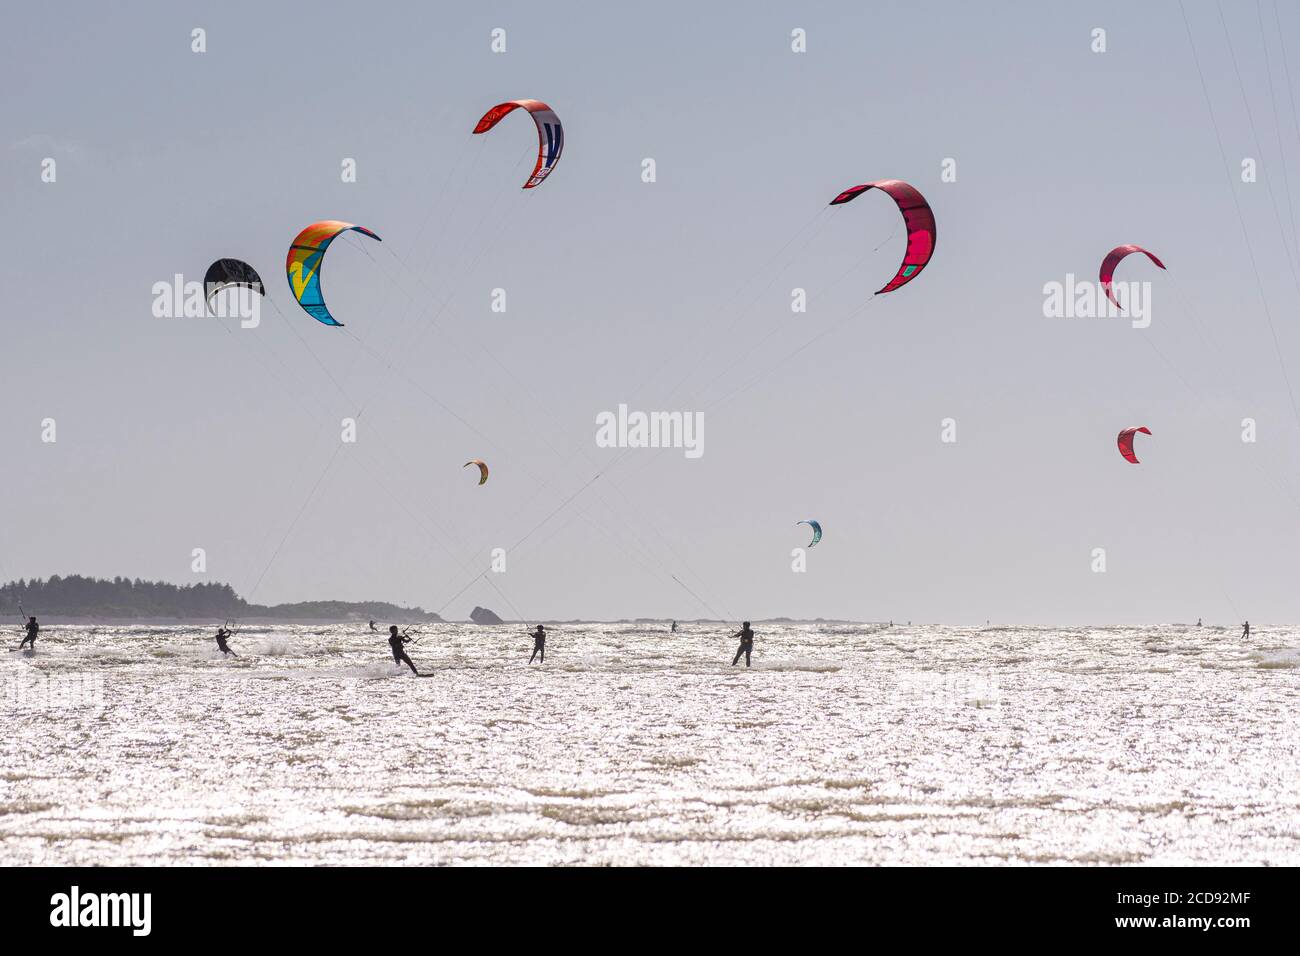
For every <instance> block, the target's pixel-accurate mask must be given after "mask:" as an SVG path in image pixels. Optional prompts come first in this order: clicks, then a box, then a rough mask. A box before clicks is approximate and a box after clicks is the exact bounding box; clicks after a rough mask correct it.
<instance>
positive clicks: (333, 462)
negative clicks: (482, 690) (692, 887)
mask: <svg viewBox="0 0 1300 956" xmlns="http://www.w3.org/2000/svg"><path fill="white" fill-rule="evenodd" d="M1184 10H1185V14H1184ZM1184 17H1185V19H1184ZM4 27H5V28H4V29H3V30H0V105H2V106H3V109H2V110H0V115H3V117H4V123H3V130H4V132H3V136H4V139H5V141H4V142H3V143H0V191H2V194H3V202H4V209H5V211H6V217H5V218H6V227H7V228H6V229H5V230H4V240H3V242H4V249H3V251H4V255H3V256H0V290H2V294H3V296H4V306H5V307H4V309H3V316H2V318H0V354H2V355H3V356H4V363H3V364H4V372H3V382H4V386H5V387H4V390H3V394H4V400H3V401H4V404H3V412H0V442H3V447H4V448H5V449H7V451H8V455H7V462H6V464H7V467H6V468H4V469H3V470H0V529H3V531H0V578H3V579H5V580H9V579H13V578H18V577H25V578H30V577H37V576H46V575H50V574H71V573H81V574H89V575H97V576H108V577H111V576H114V575H119V574H120V575H124V576H127V577H140V578H146V579H161V580H167V581H173V582H176V583H180V584H184V583H190V582H198V581H224V582H229V583H230V584H231V585H232V586H234V587H235V589H236V590H237V591H239V592H240V593H241V594H242V595H244V596H245V597H247V598H248V599H250V600H252V601H256V602H258V603H279V602H286V601H302V600H315V599H338V600H358V601H360V600H386V601H393V602H398V603H404V604H411V605H420V606H422V607H424V608H427V609H430V610H437V611H440V612H441V613H443V614H444V616H446V617H449V618H455V619H463V618H465V617H467V616H468V614H469V611H470V609H471V608H472V607H473V606H475V605H476V604H477V605H484V606H487V607H490V608H493V609H494V610H496V611H497V612H498V613H500V614H501V615H502V616H504V617H519V618H527V619H550V618H588V619H603V618H619V617H636V616H654V617H678V618H697V617H713V618H727V619H732V620H735V619H740V618H755V619H758V618H764V617H771V616H778V615H784V616H790V617H800V618H814V617H826V618H849V619H855V620H889V619H893V620H896V621H906V620H913V621H916V622H923V621H924V622H944V623H979V624H983V623H984V622H985V621H992V622H993V623H1007V624H1010V623H1049V624H1050V623H1061V624H1066V623H1154V622H1169V621H1194V620H1195V619H1196V618H1198V617H1203V618H1204V619H1205V620H1206V621H1207V622H1213V623H1231V622H1234V621H1240V620H1242V619H1243V618H1247V617H1248V618H1250V619H1251V620H1252V621H1260V622H1263V621H1275V622H1282V621H1287V622H1294V621H1297V620H1300V588H1298V587H1297V586H1296V585H1295V578H1294V561H1295V555H1296V543H1297V535H1298V533H1300V474H1298V473H1297V467H1298V466H1300V412H1298V411H1297V405H1296V401H1295V399H1294V398H1293V395H1292V392H1293V390H1294V389H1300V328H1297V322H1296V315H1297V307H1298V306H1300V280H1298V279H1297V276H1298V275H1300V268H1298V265H1297V262H1298V258H1300V257H1298V255H1297V243H1296V239H1297V237H1296V231H1295V223H1296V205H1297V204H1296V201H1295V200H1297V199H1300V164H1298V163H1297V158H1298V157H1300V134H1298V131H1297V113H1296V106H1295V101H1296V97H1297V96H1298V95H1300V90H1297V87H1298V86H1300V9H1297V8H1296V7H1294V6H1293V5H1290V4H1285V3H1280V4H1275V3H1274V0H1261V2H1260V3H1258V4H1257V3H1255V2H1254V0H1248V2H1245V0H1243V2H1228V0H1225V2H1223V3H1222V4H1216V3H1210V2H1201V0H1186V2H1185V4H1183V5H1180V4H1179V3H1178V2H1176V0H1168V2H1165V0H1162V2H1153V3H1147V4H1133V3H1130V2H1098V3H1089V4H1086V5H1085V4H1071V5H1068V6H1067V5H1055V4H1042V3H1035V2H1023V3H1020V2H1002V3H997V4H979V5H975V4H964V3H957V2H908V3H902V2H900V3H885V2H880V3H871V4H848V3H808V2H800V3H746V4H740V3H732V4H713V5H707V6H706V5H700V4H691V3H671V2H670V3H658V4H654V5H651V6H643V5H636V6H631V5H628V6H625V7H623V6H620V7H619V8H615V6H614V5H608V4H597V3H572V2H563V0H560V2H552V3H547V4H506V3H501V4H491V3H474V4H470V3H465V4H436V5H433V4H424V3H400V2H391V3H383V2H376V3H372V4H364V5H361V4H351V3H333V2H320V3H314V4H312V5H311V6H310V8H304V7H302V6H301V5H291V4H254V3H239V2H234V3H221V4H194V3H131V4H123V5H113V6H108V5H101V4H91V3H75V4H41V5H38V4H26V5H22V6H20V7H16V6H13V5H11V6H10V7H9V8H7V10H6V13H5V24H4ZM195 29H202V30H203V31H204V37H205V41H206V49H205V51H204V52H195V51H194V50H193V49H192V45H193V42H194V40H193V31H194V30H195ZM496 29H500V30H504V36H505V47H506V48H505V52H494V51H493V49H492V43H493V31H494V30H496ZM1098 29H1100V30H1104V31H1105V51H1104V52H1095V51H1094V47H1095V46H1096V43H1097V41H1096V38H1095V37H1096V35H1095V33H1094V31H1096V30H1098ZM795 30H802V31H804V35H805V36H806V51H805V52H795V51H794V50H792V42H793V41H792V31H795ZM1288 74H1289V75H1288ZM517 98H533V99H539V100H543V101H545V102H546V103H548V104H549V105H550V106H551V107H552V108H553V109H554V110H555V111H556V113H557V114H558V115H559V117H560V118H561V120H562V122H563V124H564V130H565V148H564V152H563V155H562V158H561V160H560V162H559V164H558V166H557V168H556V170H555V171H554V173H553V174H552V175H551V176H550V178H549V179H547V180H546V181H545V182H544V183H543V184H542V185H541V186H540V187H539V188H536V189H530V190H523V189H521V188H520V186H521V185H522V183H523V182H524V180H525V179H526V178H527V175H528V172H529V170H530V169H531V168H532V164H533V162H534V160H535V158H536V151H537V140H536V133H535V130H534V128H533V125H532V123H531V122H529V119H528V117H526V116H525V115H523V114H522V113H516V114H512V115H511V116H508V117H507V118H506V119H505V120H503V121H502V122H501V123H500V124H499V125H498V126H497V127H496V128H495V129H494V130H492V131H491V132H489V133H488V134H486V135H483V136H473V135H471V134H470V130H471V129H472V128H473V126H474V124H475V122H476V121H477V119H478V117H479V116H480V115H482V114H483V113H484V112H485V111H486V110H487V109H488V108H489V107H491V106H493V105H494V104H497V103H500V102H502V101H505V100H510V99H517ZM47 158H48V159H53V160H54V161H55V164H56V165H55V173H56V175H55V181H53V182H46V181H43V177H42V172H43V168H44V167H43V163H44V161H45V160H46V159H47ZM648 159H649V160H653V164H654V178H653V181H651V182H647V181H645V180H646V177H645V175H644V171H645V161H646V160H648ZM1247 159H1249V160H1252V161H1253V164H1254V168H1255V170H1256V175H1255V177H1254V181H1250V182H1244V181H1243V174H1242V163H1243V160H1247ZM346 161H352V162H353V163H355V169H356V181H355V182H345V181H343V179H344V177H343V175H342V170H343V165H344V163H345V162H346ZM945 170H948V171H949V172H950V173H951V172H953V171H955V176H952V175H948V176H946V177H945V175H944V173H945ZM1292 178H1294V179H1295V183H1294V184H1292V183H1291V182H1290V179H1292ZM880 179H902V180H905V181H907V182H909V183H911V184H913V185H914V186H915V187H916V188H917V189H918V190H920V191H921V192H922V193H923V194H924V195H925V197H926V198H927V200H928V201H929V203H930V205H931V207H932V208H933V210H934V215H935V218H936V221H937V243H936V249H935V255H934V258H933V260H932V261H931V262H930V264H929V266H928V267H927V269H926V270H925V272H924V273H923V274H922V275H921V276H920V277H919V278H917V279H916V280H915V281H914V282H912V283H910V284H908V285H906V286H904V287H903V288H901V289H899V290H897V291H894V292H891V293H889V294H886V295H881V296H876V297H874V298H873V297H872V293H873V292H874V291H875V290H876V289H878V288H880V287H881V286H883V285H884V284H885V283H886V282H887V281H888V280H889V279H890V277H892V276H893V274H894V272H895V270H896V269H897V267H898V263H899V261H900V259H901V257H902V254H903V249H904V246H905V242H906V233H905V231H904V230H903V228H902V224H901V217H900V216H899V213H898V210H897V208H896V207H895V206H894V205H893V204H892V202H890V200H889V199H888V197H886V196H885V195H883V194H882V193H880V192H878V191H873V192H869V193H867V194H865V195H863V196H861V197H859V198H858V199H857V200H855V201H854V202H852V203H850V204H848V205H845V206H841V207H836V208H835V209H833V210H832V209H828V208H827V203H828V202H829V201H830V199H832V198H833V197H834V196H835V195H836V194H838V193H839V192H840V191H841V190H843V189H845V188H847V187H849V186H852V185H855V184H858V183H865V182H871V181H875V180H880ZM321 219H341V220H344V221H348V222H353V223H358V224H360V225H363V226H366V227H367V228H369V229H372V230H374V231H375V232H376V233H377V234H378V235H379V236H380V237H381V238H382V242H378V243H376V242H373V241H371V240H368V239H365V238H362V237H360V236H359V235H358V234H355V233H354V234H349V235H347V236H345V237H344V238H341V239H340V240H338V241H337V242H336V243H335V244H334V246H333V247H331V249H330V251H329V253H328V256H327V258H326V260H325V264H324V268H323V270H322V276H323V280H322V284H323V287H324V289H325V296H326V299H327V301H328V303H329V305H330V308H331V311H332V312H333V313H334V314H335V315H336V316H337V317H338V318H339V319H340V321H342V322H343V323H345V328H344V329H336V328H329V327H326V326H324V325H321V324H320V323H318V322H316V321H315V320H314V319H312V318H311V317H310V316H309V315H307V313H305V312H304V311H303V310H302V309H301V308H300V307H299V306H298V305H297V303H296V302H295V301H294V299H293V297H292V295H291V293H290V290H289V287H288V284H287V282H286V281H285V278H284V273H283V270H282V266H281V262H282V261H283V257H284V255H285V252H286V250H287V247H288V245H289V243H290V242H291V240H292V239H293V237H294V236H295V235H296V234H297V232H298V231H299V230H300V229H301V228H302V227H303V226H305V225H307V224H308V223H311V222H313V221H316V220H321ZM1122 243H1137V244H1139V245H1142V246H1144V247H1145V248H1147V249H1150V250H1152V251H1153V252H1154V253H1156V254H1157V255H1158V256H1159V257H1160V258H1161V260H1162V261H1163V262H1164V264H1165V266H1167V271H1160V270H1158V269H1156V268H1155V267H1154V266H1153V265H1151V264H1150V263H1149V262H1147V261H1146V260H1145V259H1144V258H1142V257H1133V258H1130V259H1128V260H1126V261H1125V262H1124V264H1123V265H1122V266H1121V276H1120V278H1123V279H1127V280H1135V281H1144V282H1149V283H1150V286H1149V288H1150V295H1151V297H1152V301H1151V318H1152V321H1151V324H1150V326H1149V327H1148V328H1134V327H1133V324H1132V323H1131V322H1130V321H1129V320H1128V319H1127V318H1125V317H1110V318H1049V317H1046V316H1045V315H1044V299H1045V296H1044V287H1045V285H1046V284H1048V283H1052V282H1065V281H1066V277H1067V275H1071V274H1073V275H1075V276H1077V277H1078V279H1079V280H1082V281H1095V278H1096V275H1097V268H1098V264H1099V263H1100V261H1101V259H1102V257H1103V256H1104V255H1105V253H1106V252H1107V251H1108V250H1109V249H1111V248H1112V247H1114V246H1116V245H1120V244H1122ZM221 257H235V258H240V259H244V260H246V261H248V262H249V263H251V264H253V265H254V266H255V268H256V269H257V270H258V271H259V273H260V274H261V276H262V277H263V279H264V280H265V282H266V286H267V302H266V304H265V307H264V310H263V315H262V322H261V324H260V325H259V326H258V327H257V328H255V329H243V328H240V327H239V325H238V322H237V320H232V319H217V318H214V317H211V316H208V317H203V318H198V317H190V318H186V317H158V316H156V315H155V314H154V293H153V291H152V290H153V288H154V286H155V284H156V283H159V282H166V283H170V282H171V281H172V278H173V276H174V275H176V274H181V275H182V276H183V277H184V279H185V280H186V281H201V280H202V278H203V274H204V271H205V269H206V268H207V266H208V264H209V263H210V262H212V261H213V260H215V259H217V258H221ZM497 289H501V290H504V291H505V295H506V300H505V301H506V309H505V311H504V312H495V311H493V309H492V302H493V290H497ZM795 289H803V290H805V292H806V295H807V301H808V305H807V311H806V312H794V311H792V294H793V292H792V290H795ZM1139 340H1141V341H1139ZM620 404H626V405H628V406H629V408H631V409H632V410H642V411H678V412H682V413H685V414H697V413H698V414H702V415H703V420H704V423H705V424H704V432H703V435H704V441H703V454H701V455H700V456H699V457H695V458H692V457H687V456H686V455H685V454H684V453H683V450H682V449H680V448H659V449H630V450H629V449H617V448H614V449H611V448H602V447H598V446H597V442H596V431H597V429H596V420H597V416H598V415H600V414H601V413H603V412H613V411H616V410H617V408H618V406H619V405H620ZM345 418H354V419H355V420H356V441H355V442H351V443H344V442H343V441H342V440H341V436H342V421H343V419H345ZM1248 418H1249V419H1252V420H1253V421H1254V422H1255V428H1256V434H1255V438H1256V440H1255V441H1249V442H1248V441H1243V440H1242V439H1243V425H1242V422H1243V420H1244V419H1248ZM47 419H53V421H54V423H55V429H56V432H55V437H56V440H55V441H53V442H50V441H45V440H43V437H48V434H47V429H46V426H45V425H44V424H43V423H44V422H45V421H46V420H47ZM946 419H951V420H952V421H953V422H954V423H955V435H956V440H955V441H944V440H942V439H943V424H942V423H943V422H944V421H945V420H946ZM1139 424H1140V425H1146V426H1148V427H1149V428H1150V429H1151V432H1152V435H1151V436H1150V437H1146V436H1140V437H1139V439H1138V455H1139V458H1141V464H1140V465H1136V466H1135V465H1132V464H1129V463H1128V462H1126V461H1124V460H1123V459H1122V458H1121V457H1120V455H1119V453H1118V451H1117V449H1116V447H1115V436H1116V434H1117V433H1118V432H1119V430H1120V429H1122V428H1124V427H1127V426H1130V425H1139ZM472 458H482V459H484V460H486V461H487V462H488V463H489V466H490V468H491V477H490V479H489V481H488V482H487V484H485V485H482V486H479V485H478V484H477V474H476V473H475V469H473V468H470V469H464V468H463V467H462V466H463V464H464V463H465V462H466V461H468V460H470V459H472ZM808 518H816V519H818V520H819V521H820V522H821V524H822V526H823V528H824V537H823V539H822V541H821V542H820V543H819V544H818V545H817V546H816V547H815V548H813V549H811V550H809V551H807V552H806V554H805V555H804V559H805V561H806V570H804V571H796V570H794V568H793V567H792V565H793V563H794V562H795V561H796V556H795V555H794V554H793V553H792V552H793V550H794V549H796V548H800V547H802V546H805V545H806V544H807V541H808V537H809V534H808V528H807V526H800V525H797V522H799V521H800V520H802V519H808ZM495 548H500V549H504V553H505V560H506V569H505V571H504V573H495V572H492V571H489V567H490V563H491V560H492V551H493V549H495ZM195 549H202V550H203V554H204V556H205V559H206V567H205V569H204V570H202V571H201V572H196V571H195V570H194V564H193V562H194V557H193V555H194V552H195ZM1098 549H1101V550H1100V551H1099V550H1098ZM1101 553H1104V562H1105V563H1104V570H1100V569H1099V563H1098V562H1099V558H1098V555H1099V554H1101Z"/></svg>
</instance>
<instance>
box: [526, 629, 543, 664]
mask: <svg viewBox="0 0 1300 956" xmlns="http://www.w3.org/2000/svg"><path fill="white" fill-rule="evenodd" d="M529 637H531V638H532V639H533V656H532V657H530V658H528V663H530V664H531V663H532V662H533V659H534V658H535V657H537V655H538V654H541V655H542V663H543V664H545V663H546V628H544V627H542V625H540V624H538V625H537V630H535V631H533V633H532V634H530V635H529Z"/></svg>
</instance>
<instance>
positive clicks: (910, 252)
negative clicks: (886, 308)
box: [831, 179, 938, 295]
mask: <svg viewBox="0 0 1300 956" xmlns="http://www.w3.org/2000/svg"><path fill="white" fill-rule="evenodd" d="M868 189H879V190H880V191H881V192H884V193H888V194H889V197H890V198H891V199H893V200H894V202H895V203H897V204H898V211H899V212H901V213H902V214H903V222H904V223H905V224H906V225H907V251H906V252H905V253H903V264H902V265H900V266H899V267H898V272H897V274H896V275H895V276H894V278H892V279H890V280H889V282H888V283H887V284H886V285H885V286H884V288H882V289H878V290H877V291H876V295H880V294H881V293H883V292H893V291H894V290H895V289H898V288H901V287H902V286H905V285H907V284H908V283H909V282H911V281H912V280H913V279H915V278H916V277H917V276H919V275H920V274H921V270H922V269H924V268H925V266H926V264H927V263H928V262H929V261H930V257H931V256H933V255H934V243H935V240H936V238H937V237H938V231H937V229H936V228H935V224H934V212H933V210H931V209H930V204H929V203H928V202H926V201H925V197H924V196H922V195H921V194H920V193H919V192H918V191H917V190H916V187H914V186H910V185H908V184H907V183H905V182H903V181H902V180H901V179H881V180H878V181H876V182H874V183H863V184H862V185H861V186H854V187H853V188H852V189H846V190H844V192H842V193H840V194H839V195H838V196H836V197H835V198H834V199H832V200H831V205H832V206H840V205H843V204H844V203H846V202H852V201H853V200H854V199H857V198H858V197H859V196H861V195H862V194H863V193H864V192H866V191H867V190H868Z"/></svg>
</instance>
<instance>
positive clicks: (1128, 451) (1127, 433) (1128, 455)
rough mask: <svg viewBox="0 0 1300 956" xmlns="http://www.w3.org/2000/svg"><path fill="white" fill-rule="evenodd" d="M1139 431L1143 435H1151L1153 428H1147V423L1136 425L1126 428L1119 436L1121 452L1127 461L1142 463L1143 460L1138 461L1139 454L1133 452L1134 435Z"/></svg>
mask: <svg viewBox="0 0 1300 956" xmlns="http://www.w3.org/2000/svg"><path fill="white" fill-rule="evenodd" d="M1138 432H1141V433H1142V434H1143V435H1150V434H1151V429H1149V428H1147V427H1146V426H1145V425H1134V426H1133V427H1132V428H1126V429H1124V430H1123V431H1122V432H1120V433H1119V438H1118V439H1117V440H1116V441H1117V444H1118V445H1119V453H1120V454H1121V455H1123V456H1124V458H1125V459H1126V460H1127V461H1131V462H1133V464H1135V465H1140V464H1141V462H1140V461H1138V458H1137V455H1136V454H1134V452H1133V436H1134V435H1136V434H1137V433H1138Z"/></svg>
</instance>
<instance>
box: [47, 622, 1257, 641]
mask: <svg viewBox="0 0 1300 956" xmlns="http://www.w3.org/2000/svg"><path fill="white" fill-rule="evenodd" d="M32 620H33V621H34V620H36V618H32ZM1241 636H1242V637H1250V621H1247V622H1246V623H1245V625H1244V626H1243V627H1242V629H1241Z"/></svg>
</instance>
